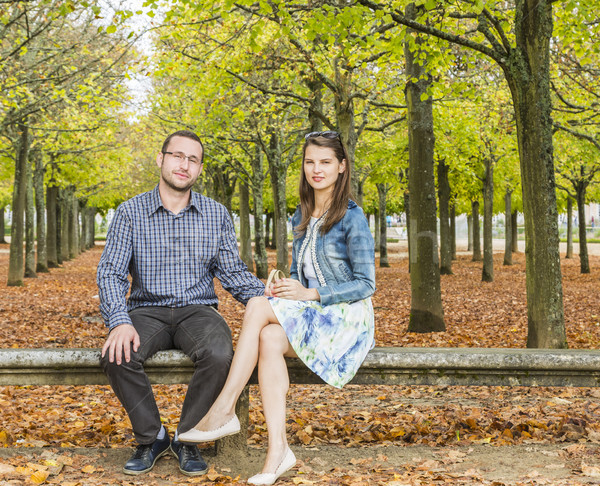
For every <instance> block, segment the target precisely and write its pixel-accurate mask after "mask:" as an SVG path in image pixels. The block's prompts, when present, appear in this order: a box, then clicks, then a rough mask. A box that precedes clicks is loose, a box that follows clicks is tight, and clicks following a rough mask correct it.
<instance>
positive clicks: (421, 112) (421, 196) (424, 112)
mask: <svg viewBox="0 0 600 486" xmlns="http://www.w3.org/2000/svg"><path fill="white" fill-rule="evenodd" d="M406 15H407V16H408V17H410V18H413V19H414V18H415V16H416V8H415V5H414V4H410V5H408V6H407V8H406ZM414 42H415V44H416V46H417V49H418V46H420V45H421V44H423V43H425V42H427V40H426V38H424V37H422V36H421V35H418V34H417V35H416V38H415V40H414ZM404 54H405V58H406V77H407V80H408V81H407V84H406V101H407V119H408V120H407V121H408V153H409V156H408V159H409V163H408V165H409V176H408V186H409V193H410V214H409V219H410V233H409V238H410V258H409V266H410V283H411V311H410V320H409V324H408V330H409V332H433V331H444V330H445V329H446V325H445V323H444V309H443V307H442V293H441V283H440V267H439V258H438V240H437V214H436V207H435V206H436V197H435V196H436V194H435V176H434V170H433V152H434V143H435V139H434V134H433V104H432V100H431V97H430V96H427V97H425V96H424V95H425V94H426V93H427V91H428V88H429V87H430V86H431V77H430V76H428V75H427V73H425V71H424V69H423V66H422V65H420V64H419V61H417V59H415V57H416V54H415V53H413V52H411V49H410V45H409V43H408V42H406V43H405V45H404ZM413 80H417V81H416V82H414V81H413ZM423 98H427V99H425V100H423Z"/></svg>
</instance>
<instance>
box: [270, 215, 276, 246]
mask: <svg viewBox="0 0 600 486" xmlns="http://www.w3.org/2000/svg"><path fill="white" fill-rule="evenodd" d="M269 215H270V216H271V237H270V238H271V248H273V249H275V248H277V225H276V224H275V212H274V211H271V213H269Z"/></svg>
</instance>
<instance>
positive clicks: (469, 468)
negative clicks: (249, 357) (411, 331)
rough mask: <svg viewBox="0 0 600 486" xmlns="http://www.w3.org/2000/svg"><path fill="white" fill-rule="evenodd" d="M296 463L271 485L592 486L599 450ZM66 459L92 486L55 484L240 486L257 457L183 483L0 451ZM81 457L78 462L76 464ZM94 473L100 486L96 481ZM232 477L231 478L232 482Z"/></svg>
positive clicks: (437, 453)
mask: <svg viewBox="0 0 600 486" xmlns="http://www.w3.org/2000/svg"><path fill="white" fill-rule="evenodd" d="M292 449H293V450H294V453H295V454H296V456H297V458H298V464H297V466H296V468H295V469H294V471H293V472H290V473H288V474H287V475H286V476H285V477H284V478H282V479H281V480H280V481H279V482H278V484H281V485H282V486H283V485H286V484H287V485H290V484H307V485H308V484H340V485H342V484H347V485H358V484H363V485H380V484H381V485H384V484H385V485H393V486H401V485H407V486H408V485H411V486H413V485H428V484H447V483H452V484H464V485H496V486H501V485H506V486H508V485H521V484H523V485H525V484H527V485H543V484H545V485H557V486H558V485H569V486H574V485H592V484H600V447H599V446H598V445H590V444H585V445H569V446H565V445H547V444H544V445H541V444H538V445H531V446H503V447H494V446H489V445H469V446H466V447H451V448H450V447H428V446H405V447H402V446H388V447H385V446H373V447H367V448H364V447H362V448H343V447H336V446H319V447H311V448H304V447H298V446H293V447H292ZM58 454H63V455H64V454H70V455H73V456H75V457H78V458H80V460H83V463H85V462H86V459H87V463H88V465H93V467H95V468H96V471H95V472H96V474H95V478H94V480H93V482H91V483H90V482H88V481H86V476H89V475H88V474H86V473H83V472H80V471H78V470H76V469H75V468H73V471H72V472H69V469H70V468H68V467H66V468H65V470H64V472H63V474H64V483H63V484H67V483H68V484H81V485H86V484H106V485H113V484H114V485H121V484H135V485H149V486H150V485H156V486H163V485H169V484H189V483H208V484H245V481H244V479H245V478H247V477H249V476H251V475H253V474H256V473H257V472H258V471H259V469H260V466H261V464H262V460H263V457H264V452H263V451H262V450H258V449H249V450H248V455H247V456H236V457H223V456H216V457H215V455H214V452H213V451H212V450H211V451H208V452H206V453H205V454H204V457H205V459H206V460H207V462H208V464H209V466H210V471H209V474H208V477H200V478H187V477H185V476H183V475H181V474H180V473H179V472H178V470H177V463H176V461H175V459H174V458H173V457H171V456H166V457H164V458H162V459H160V460H159V461H158V463H157V465H156V467H155V468H154V470H153V471H151V472H150V473H148V474H146V475H143V476H138V477H131V476H126V475H124V474H122V473H121V469H122V467H123V464H124V463H125V461H126V460H127V459H128V457H129V455H130V454H131V450H130V449H128V448H114V449H103V448H98V449H90V448H77V449H48V448H27V449H0V464H1V463H4V462H5V461H6V460H8V459H13V460H15V459H20V461H21V462H23V463H28V462H32V461H39V459H40V457H48V458H52V457H54V456H56V455H58ZM81 458H83V459H81ZM98 471H102V472H103V474H102V475H103V476H104V477H105V478H106V479H105V481H104V482H102V480H100V483H99V482H97V481H98V475H97V474H98ZM237 476H239V479H237V478H236V477H237ZM16 484H25V482H24V481H22V480H18V479H15V480H10V479H8V480H4V481H2V480H0V485H7V486H8V485H16Z"/></svg>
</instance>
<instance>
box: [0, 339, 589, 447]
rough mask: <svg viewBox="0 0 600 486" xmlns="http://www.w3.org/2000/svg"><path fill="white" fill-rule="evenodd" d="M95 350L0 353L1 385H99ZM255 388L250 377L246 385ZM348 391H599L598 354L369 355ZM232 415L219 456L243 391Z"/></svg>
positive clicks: (185, 374) (185, 376)
mask: <svg viewBox="0 0 600 486" xmlns="http://www.w3.org/2000/svg"><path fill="white" fill-rule="evenodd" d="M99 362H100V350H99V349H66V348H50V349H49V348H40V349H14V348H11V349H0V386H1V385H16V386H22V385H104V384H107V383H108V382H107V380H106V376H105V375H104V373H103V372H102V370H101V369H100V364H99ZM287 363H288V370H289V375H290V382H291V383H293V384H318V383H323V381H321V379H320V378H318V377H317V376H316V375H315V374H314V373H312V372H311V371H310V370H309V369H308V368H307V367H306V366H305V365H304V364H303V363H302V362H301V361H300V360H298V359H288V360H287ZM144 368H145V370H146V372H147V374H148V376H149V377H150V381H151V382H152V383H156V384H159V383H160V384H186V383H188V382H189V380H190V377H191V375H192V373H193V365H192V362H191V361H190V360H189V358H188V357H187V356H185V355H184V354H183V353H182V352H181V351H177V350H169V351H161V352H159V353H157V354H156V355H155V356H153V357H152V358H151V359H149V360H148V361H146V363H145V365H144ZM250 383H251V384H255V383H257V379H256V373H254V374H253V376H252V378H251V379H250ZM351 383H352V384H358V385H362V384H368V385H470V386H482V385H500V386H577V387H596V386H600V351H597V350H586V349H561V350H552V349H508V348H374V349H373V350H371V352H370V353H369V355H368V356H367V358H366V360H365V362H364V363H363V365H362V366H361V368H360V370H359V371H358V373H357V375H356V376H355V377H354V379H353V380H352V382H351ZM237 413H238V416H239V418H240V421H241V422H242V433H240V434H237V435H236V436H232V437H227V438H225V439H223V440H221V441H217V449H218V451H219V452H222V451H223V450H225V451H228V453H230V452H231V449H234V450H235V451H240V450H243V449H245V447H246V443H247V433H246V431H247V424H248V388H247V387H246V389H245V391H244V393H242V396H241V397H240V400H239V401H238V404H237Z"/></svg>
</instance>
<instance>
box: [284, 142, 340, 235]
mask: <svg viewBox="0 0 600 486" xmlns="http://www.w3.org/2000/svg"><path fill="white" fill-rule="evenodd" d="M329 133H331V132H329ZM309 145H316V146H317V147H326V148H330V149H331V150H333V153H334V154H335V156H336V157H337V159H338V160H339V161H340V162H342V161H345V167H344V172H342V173H341V174H339V176H338V178H337V181H336V182H335V186H334V187H333V192H332V194H331V202H330V204H329V208H328V210H327V215H326V216H325V221H324V222H323V225H322V226H321V233H322V234H325V233H327V232H328V231H329V230H330V229H331V227H332V226H333V225H334V224H336V223H337V222H338V221H340V220H341V219H342V218H343V217H344V215H345V214H346V210H347V209H348V201H349V200H350V198H351V193H350V161H349V159H348V155H347V153H346V150H345V149H344V146H343V144H342V141H341V140H340V136H339V135H338V136H336V137H333V138H329V137H323V136H309V137H308V138H307V139H306V141H305V142H304V146H303V147H302V170H301V171H300V210H301V212H302V219H301V220H300V224H299V225H298V226H296V227H295V228H294V233H295V234H297V235H302V234H304V232H305V231H306V228H307V227H308V224H309V222H310V217H311V215H312V213H313V211H314V209H315V192H314V189H313V188H312V187H311V185H310V184H309V183H308V180H307V179H306V174H305V173H304V158H305V156H306V147H308V146H309Z"/></svg>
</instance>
